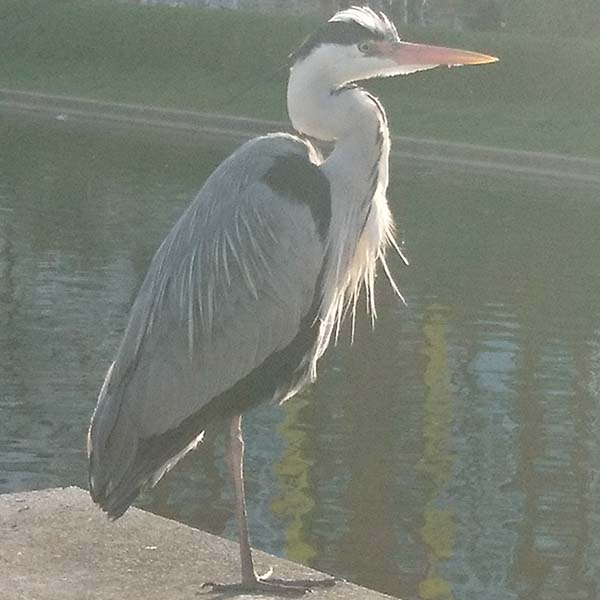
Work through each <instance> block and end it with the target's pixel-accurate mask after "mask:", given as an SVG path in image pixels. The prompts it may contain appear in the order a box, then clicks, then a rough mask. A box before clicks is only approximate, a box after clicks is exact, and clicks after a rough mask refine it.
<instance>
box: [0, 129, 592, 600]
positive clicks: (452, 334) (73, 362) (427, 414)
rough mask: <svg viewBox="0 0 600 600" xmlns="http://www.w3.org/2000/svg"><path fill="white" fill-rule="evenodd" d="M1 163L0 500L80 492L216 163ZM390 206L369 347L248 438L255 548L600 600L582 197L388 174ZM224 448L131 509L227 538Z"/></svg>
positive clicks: (324, 562) (486, 589)
mask: <svg viewBox="0 0 600 600" xmlns="http://www.w3.org/2000/svg"><path fill="white" fill-rule="evenodd" d="M0 143H1V144H2V148H1V151H0V492H2V493H3V492H14V491H19V490H26V489H37V488H44V487H49V486H63V485H69V484H76V485H79V486H82V487H85V486H86V459H85V453H84V443H85V432H86V428H87V424H88V420H89V417H90V414H91V411H92V409H93V406H94V403H95V397H96V395H97V392H98V390H99V387H100V384H101V382H102V379H103V377H104V373H105V370H106V368H107V367H108V365H109V363H110V360H111V357H112V356H113V354H114V352H115V349H116V346H117V343H118V341H119V338H120V335H121V333H122V331H123V329H124V326H125V323H126V316H127V313H128V310H129V307H130V305H131V302H132V299H133V297H134V295H135V293H136V290H137V288H138V286H139V284H140V283H141V279H142V277H143V275H144V272H145V270H146V268H147V266H148V263H149V260H150V258H151V256H152V254H153V252H154V250H155V249H156V247H157V246H158V244H159V242H160V240H161V239H162V238H163V236H164V235H165V234H166V232H167V231H168V229H169V228H170V226H171V224H172V223H173V222H174V221H175V219H176V218H177V216H178V215H179V214H180V213H181V212H182V210H183V209H184V207H185V206H186V205H187V203H188V201H189V200H190V198H191V196H192V195H193V193H194V192H195V190H196V189H197V188H198V187H199V186H200V185H201V183H202V181H203V180H204V178H205V177H206V176H207V174H208V173H209V172H210V171H211V170H212V169H213V168H214V167H215V166H216V164H218V163H219V162H220V161H221V160H222V158H223V157H224V156H225V155H226V154H227V153H228V152H229V151H230V150H231V148H227V147H225V146H221V145H212V146H211V147H206V148H202V147H195V146H192V145H186V146H176V145H169V144H167V143H159V142H158V141H157V140H156V139H146V138H145V137H142V136H141V135H133V134H132V135H128V136H123V135H118V136H117V135H115V134H109V135H95V134H92V133H90V132H87V133H86V132H82V131H76V130H72V131H70V132H68V131H63V130H62V129H61V128H60V127H59V126H58V124H57V126H56V127H39V126H38V127H33V126H27V125H19V124H12V125H8V124H4V126H2V125H1V124H0ZM390 196H391V202H392V208H393V212H394V213H395V215H396V217H397V220H398V223H399V230H400V234H401V237H402V239H403V241H404V242H405V244H406V252H407V254H408V256H409V257H410V259H411V267H410V269H403V268H402V267H401V264H400V262H399V261H398V260H393V261H392V262H393V266H394V271H395V272H396V273H397V278H398V281H399V284H400V286H401V288H402V290H403V291H404V293H405V295H406V297H407V300H408V307H404V306H402V305H401V304H400V303H399V302H398V301H397V300H396V299H395V298H394V297H393V295H392V293H391V292H390V290H389V289H388V287H387V286H386V285H385V282H384V280H383V278H381V281H379V282H378V290H377V291H378V308H379V320H378V321H377V325H376V328H375V330H374V331H371V328H370V324H369V321H368V319H367V318H366V317H364V316H363V317H362V318H361V319H360V322H359V324H358V328H357V335H356V341H355V343H354V345H353V346H352V347H350V344H349V340H348V337H349V336H348V333H347V331H345V332H344V333H343V335H342V336H341V339H340V343H339V345H338V347H337V348H335V349H330V351H329V352H328V353H327V355H326V357H325V359H324V360H323V361H322V363H321V369H320V376H319V381H318V383H317V384H316V385H314V386H313V387H312V388H311V389H310V390H308V391H307V392H305V393H303V394H302V395H301V396H300V397H298V398H296V399H295V400H293V401H290V402H289V403H288V404H287V405H285V406H283V407H271V406H265V407H262V408H260V409H258V410H256V411H254V412H253V413H251V414H250V415H248V417H247V418H246V421H245V424H246V436H247V450H248V452H247V487H248V496H249V503H250V518H251V522H252V530H253V539H254V543H255V545H256V546H258V547H260V548H262V549H265V550H268V551H270V552H274V553H275V554H279V555H282V556H286V557H288V558H291V559H293V560H297V561H300V562H303V563H306V564H309V565H312V566H315V567H317V568H319V569H322V570H325V571H328V572H331V573H335V574H337V575H340V576H345V577H347V578H349V579H351V580H353V581H356V582H358V583H361V584H363V585H365V586H368V587H373V588H376V589H379V590H382V591H385V592H388V593H391V594H394V595H398V596H401V597H402V598H404V599H413V598H422V599H427V600H449V599H451V598H454V599H456V600H492V599H493V600H510V599H517V598H518V599H522V600H535V599H538V598H539V599H548V600H596V599H598V598H599V597H600V495H599V493H600V436H599V431H600V422H599V416H600V408H599V394H600V258H599V246H600V244H599V242H600V193H599V192H598V191H596V192H593V191H589V190H588V191H577V190H572V189H571V190H570V189H568V188H566V187H565V188H564V189H552V188H550V187H549V186H544V185H543V184H542V185H541V184H535V185H534V184H528V183H526V182H523V181H510V180H484V179H476V178H474V177H463V176H457V175H454V176H450V175H444V174H436V173H424V172H419V173H413V174H407V173H405V172H403V170H402V168H401V167H399V168H398V169H397V173H395V174H394V176H393V183H392V191H391V194H390ZM222 438H223V436H222V428H221V427H217V428H215V429H214V430H213V431H210V432H208V435H207V441H206V443H205V444H204V445H203V446H201V448H200V450H199V451H197V452H195V453H193V454H192V455H190V456H188V457H187V458H186V459H185V460H184V461H183V462H182V463H181V464H180V465H179V466H178V467H177V469H175V471H173V472H172V473H170V474H169V475H168V476H167V477H166V478H165V479H164V480H163V482H161V483H160V484H159V486H158V487H157V488H156V489H155V490H154V491H153V492H151V493H149V494H147V495H145V496H144V497H143V498H141V499H140V502H139V505H140V506H143V507H144V508H147V509H149V510H151V511H154V512H157V513H159V514H162V515H165V516H168V517H172V518H175V519H178V520H181V521H184V522H186V523H189V524H191V525H194V526H197V527H200V528H202V529H206V530H209V531H212V532H214V533H217V534H224V535H226V536H228V537H235V535H236V529H235V525H234V522H233V518H232V514H231V492H230V490H229V487H228V482H227V470H226V467H225V465H224V462H223V458H222V452H223V450H222V441H223V439H222ZM208 575H209V574H202V573H200V574H199V582H200V580H202V581H203V580H204V579H205V578H206V576H208Z"/></svg>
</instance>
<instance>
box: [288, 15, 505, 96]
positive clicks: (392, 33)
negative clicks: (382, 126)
mask: <svg viewBox="0 0 600 600" xmlns="http://www.w3.org/2000/svg"><path fill="white" fill-rule="evenodd" d="M292 60H293V61H294V66H296V65H298V64H299V63H305V62H306V63H310V65H311V67H312V68H315V69H318V70H321V71H322V72H323V75H326V76H327V77H328V79H330V80H331V83H332V84H333V85H334V86H340V85H344V84H346V83H350V82H352V81H359V80H363V79H370V78H373V77H392V76H394V75H406V74H409V73H414V72H416V71H425V70H427V69H433V68H434V67H437V66H440V65H445V66H449V67H450V66H460V65H479V64H485V63H491V62H496V61H497V60H498V59H497V58H496V57H494V56H488V55H486V54H479V53H476V52H469V51H467V50H458V49H455V48H444V47H441V46H429V45H425V44H414V43H410V42H405V41H402V40H401V39H400V36H399V35H398V31H397V30H396V27H395V26H394V24H393V23H392V22H391V21H390V20H389V19H388V17H387V16H386V15H385V14H383V13H381V12H375V11H374V10H372V9H371V8H366V7H362V8H359V7H352V8H348V9H346V10H343V11H340V12H338V13H336V14H335V15H334V16H333V17H331V19H329V21H328V22H327V23H326V24H325V25H324V27H322V28H321V29H319V30H318V31H317V32H315V33H314V34H313V35H312V36H310V37H309V38H308V39H307V40H306V41H305V42H304V44H302V46H300V48H299V49H298V50H297V51H296V52H295V53H294V54H293V55H292Z"/></svg>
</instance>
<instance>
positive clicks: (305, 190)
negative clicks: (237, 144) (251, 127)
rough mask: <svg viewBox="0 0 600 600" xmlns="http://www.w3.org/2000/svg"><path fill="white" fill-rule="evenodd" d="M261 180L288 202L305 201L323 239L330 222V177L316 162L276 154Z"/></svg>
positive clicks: (301, 157)
mask: <svg viewBox="0 0 600 600" xmlns="http://www.w3.org/2000/svg"><path fill="white" fill-rule="evenodd" d="M262 181H263V182H264V183H266V184H267V185H268V186H269V187H270V188H271V189H272V190H273V191H274V192H277V193H278V194H281V195H282V196H284V197H285V198H286V199H287V200H288V201H289V202H295V203H297V204H306V205H307V206H308V208H310V212H311V214H312V218H313V220H314V222H315V225H316V226H317V232H318V234H319V237H320V238H321V241H322V242H323V243H324V242H325V238H326V237H327V232H328V231H329V222H330V221H331V192H330V189H329V180H328V179H327V177H326V176H325V175H323V173H322V172H321V170H320V169H319V167H317V165H315V164H313V163H311V162H310V161H309V160H308V159H307V158H306V157H304V156H299V155H297V154H287V155H285V156H279V157H277V158H276V159H275V162H274V163H273V166H272V167H271V168H270V169H269V170H268V171H267V172H266V173H265V175H264V176H263V177H262Z"/></svg>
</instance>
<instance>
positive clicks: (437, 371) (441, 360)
mask: <svg viewBox="0 0 600 600" xmlns="http://www.w3.org/2000/svg"><path fill="white" fill-rule="evenodd" d="M446 312H447V307H444V306H442V305H431V306H429V307H428V309H427V311H426V312H425V323H424V325H423V335H424V338H425V346H424V350H423V352H424V354H425V356H426V357H427V365H426V367H425V373H424V375H423V378H424V382H425V385H426V387H427V392H426V394H425V403H424V419H423V421H424V422H423V436H424V439H425V445H424V450H423V457H422V458H421V460H420V461H419V463H418V465H417V468H418V469H419V470H420V471H421V472H422V473H425V474H427V475H428V476H429V477H430V478H431V482H432V485H433V490H432V493H431V500H430V501H429V503H428V504H427V505H426V507H425V510H424V511H423V518H424V521H425V522H424V525H423V527H422V528H421V537H422V540H423V542H424V543H425V544H426V546H427V548H428V550H429V553H428V568H427V574H426V577H425V579H423V581H421V583H420V584H419V595H420V597H421V598H423V599H424V600H452V599H453V598H454V596H453V594H452V591H451V589H450V585H449V584H448V582H447V581H445V580H444V579H443V578H442V577H441V576H440V575H439V572H438V570H439V569H438V564H439V561H441V560H445V559H448V558H450V557H451V556H452V549H453V546H454V543H455V538H456V528H457V527H456V522H455V520H454V515H453V513H452V511H450V510H447V509H439V508H436V506H435V502H436V499H437V496H438V495H439V493H440V492H441V491H442V490H443V488H444V487H445V486H446V484H447V483H448V480H449V479H450V475H451V469H452V465H453V464H454V459H455V458H454V456H453V455H452V454H450V453H449V452H448V449H447V445H448V439H449V437H450V427H451V424H452V405H451V392H450V371H449V366H448V344H447V341H446V335H445V324H446V316H445V313H446Z"/></svg>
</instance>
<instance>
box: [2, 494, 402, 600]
mask: <svg viewBox="0 0 600 600" xmlns="http://www.w3.org/2000/svg"><path fill="white" fill-rule="evenodd" d="M0 532H1V539H2V541H1V543H0V598H2V599H3V600H55V599H56V600H91V599H92V598H93V599H101V600H113V599H114V600H138V599H144V600H189V599H192V598H193V599H195V600H199V599H201V598H206V599H207V600H211V599H213V598H222V597H223V595H221V594H215V593H210V592H208V591H207V590H203V589H202V587H201V586H202V583H204V582H205V581H207V580H211V581H218V582H228V581H237V579H238V577H239V571H238V569H239V567H238V546H237V544H235V543H233V542H230V541H228V540H225V539H222V538H220V537H217V536H214V535H211V534H208V533H205V532H203V531H199V530H197V529H193V528H191V527H188V526H186V525H182V524H180V523H177V522H175V521H171V520H169V519H165V518H163V517H159V516H156V515H153V514H151V513H148V512H145V511H143V510H139V509H136V508H132V509H129V510H128V511H127V513H126V514H125V515H124V516H123V517H122V518H121V519H119V520H118V521H116V522H114V523H111V522H109V521H108V519H106V517H105V516H104V514H103V513H101V512H100V511H99V510H98V509H97V508H96V507H95V506H94V505H93V504H92V502H91V501H90V499H89V496H88V494H87V492H84V491H83V490H81V489H79V488H75V487H69V488H57V489H49V490H42V491H35V492H22V493H17V494H6V495H0ZM255 559H256V564H257V568H258V569H260V570H266V569H267V568H268V567H270V566H272V567H274V569H275V573H276V576H277V577H290V578H306V577H309V576H315V575H316V576H319V575H321V574H319V573H316V572H314V571H311V570H310V569H307V568H306V567H303V566H301V565H298V564H295V563H292V562H290V561H286V560H282V559H280V558H276V557H274V556H270V555H268V554H265V553H264V552H255ZM307 597H309V598H310V599H311V600H342V599H344V600H352V599H360V600H383V599H385V598H390V596H386V595H384V594H380V593H377V592H373V591H371V590H367V589H364V588H361V587H358V586H356V585H352V584H349V583H339V584H337V585H336V586H335V587H334V588H332V589H327V590H315V591H314V592H313V593H311V594H310V595H309V596H307ZM237 598H252V599H254V600H257V599H260V598H266V597H264V596H256V595H253V596H246V595H243V596H237ZM269 598H271V599H272V598H273V596H269Z"/></svg>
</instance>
